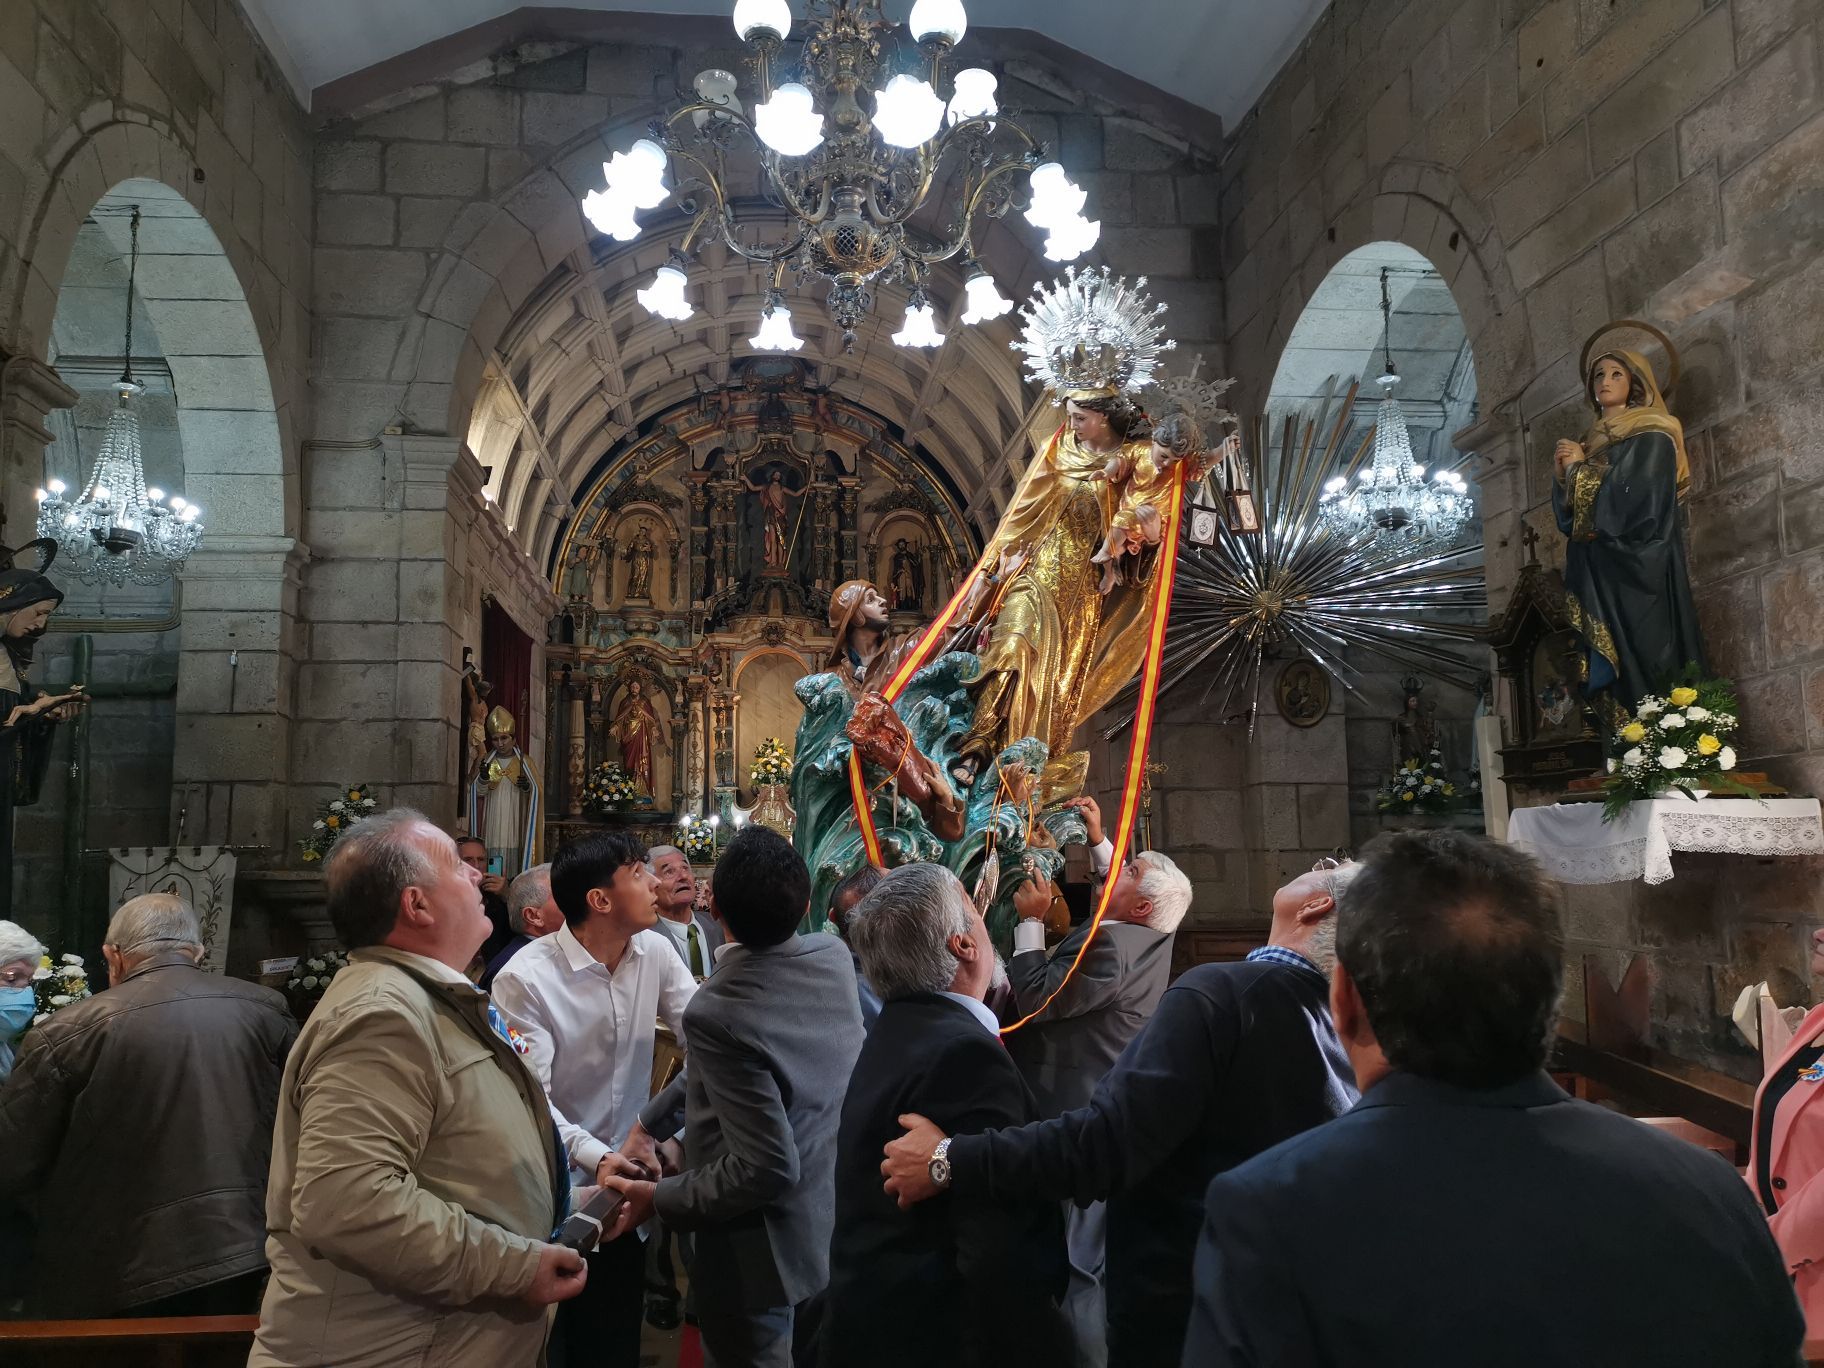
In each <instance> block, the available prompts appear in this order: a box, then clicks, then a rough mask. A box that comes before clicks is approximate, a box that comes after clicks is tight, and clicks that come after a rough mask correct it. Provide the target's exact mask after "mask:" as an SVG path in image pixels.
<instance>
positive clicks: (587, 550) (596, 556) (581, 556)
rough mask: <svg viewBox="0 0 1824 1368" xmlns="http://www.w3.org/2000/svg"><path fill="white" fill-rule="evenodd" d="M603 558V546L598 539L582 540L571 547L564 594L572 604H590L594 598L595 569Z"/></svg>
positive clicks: (565, 569)
mask: <svg viewBox="0 0 1824 1368" xmlns="http://www.w3.org/2000/svg"><path fill="white" fill-rule="evenodd" d="M601 558H602V544H601V542H600V540H599V539H597V538H594V537H585V538H582V539H580V540H578V541H577V542H576V543H575V544H574V545H573V546H572V547H571V549H570V559H569V561H568V562H567V563H566V564H565V567H564V593H565V594H566V595H568V596H569V598H570V599H571V601H572V602H575V603H588V602H590V601H591V600H592V598H593V597H594V594H595V567H596V564H597V562H599V561H600V560H601Z"/></svg>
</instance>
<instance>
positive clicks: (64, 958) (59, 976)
mask: <svg viewBox="0 0 1824 1368" xmlns="http://www.w3.org/2000/svg"><path fill="white" fill-rule="evenodd" d="M32 993H33V995H34V996H35V997H36V998H37V999H38V1003H37V1010H36V1011H35V1012H34V1013H33V1015H32V1025H34V1026H37V1025H39V1024H40V1023H42V1022H43V1021H44V1019H45V1018H46V1017H48V1016H50V1014H51V1013H52V1012H57V1011H61V1010H62V1009H63V1008H65V1007H68V1006H69V1005H70V1004H71V1003H72V1002H81V1001H82V1000H83V999H84V998H86V997H88V996H89V971H88V970H87V969H85V968H83V964H82V956H81V955H59V956H58V957H57V961H56V963H54V964H53V963H52V962H51V957H50V956H49V955H46V956H45V957H44V958H43V959H41V960H39V961H38V967H37V968H36V969H35V970H33V971H32Z"/></svg>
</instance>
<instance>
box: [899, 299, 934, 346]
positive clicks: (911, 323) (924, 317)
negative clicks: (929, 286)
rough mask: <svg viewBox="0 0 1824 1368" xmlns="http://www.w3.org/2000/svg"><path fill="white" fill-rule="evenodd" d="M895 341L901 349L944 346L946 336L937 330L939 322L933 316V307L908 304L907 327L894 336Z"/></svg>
mask: <svg viewBox="0 0 1824 1368" xmlns="http://www.w3.org/2000/svg"><path fill="white" fill-rule="evenodd" d="M914 298H915V299H916V298H917V296H914ZM893 341H894V342H895V343H896V344H897V345H898V346H901V347H941V346H943V345H944V335H943V334H942V333H940V332H939V331H938V330H937V320H936V318H935V317H934V316H933V315H932V311H931V306H930V305H929V304H924V303H915V304H908V305H907V306H906V322H905V326H904V327H902V328H901V329H900V330H899V331H898V332H896V333H894V334H893Z"/></svg>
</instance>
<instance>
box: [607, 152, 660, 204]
mask: <svg viewBox="0 0 1824 1368" xmlns="http://www.w3.org/2000/svg"><path fill="white" fill-rule="evenodd" d="M669 164H670V162H669V158H667V156H666V155H665V149H664V148H662V147H660V146H659V145H658V144H657V143H656V142H654V141H653V140H652V139H651V138H641V139H640V140H639V141H638V142H636V143H634V145H633V146H632V147H630V148H628V149H627V150H626V151H625V152H616V153H615V154H614V156H613V157H611V158H609V160H608V162H607V164H606V165H604V166H603V167H602V174H603V175H604V176H605V177H607V180H608V188H609V189H610V190H618V191H620V192H621V193H622V194H624V195H625V196H626V197H627V199H628V201H629V202H630V203H631V204H632V205H633V207H634V208H635V209H657V208H658V207H659V206H660V205H661V204H663V203H665V197H666V196H667V195H669V194H670V193H671V192H670V191H669V190H667V189H666V188H665V169H666V167H667V166H668V165H669Z"/></svg>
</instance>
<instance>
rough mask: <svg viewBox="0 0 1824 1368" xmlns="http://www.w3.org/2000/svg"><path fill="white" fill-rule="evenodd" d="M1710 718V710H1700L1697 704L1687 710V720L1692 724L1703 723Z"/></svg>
mask: <svg viewBox="0 0 1824 1368" xmlns="http://www.w3.org/2000/svg"><path fill="white" fill-rule="evenodd" d="M1708 716H1710V709H1708V708H1700V707H1698V706H1697V704H1695V703H1693V704H1692V705H1691V706H1690V707H1688V708H1686V709H1685V719H1686V720H1687V721H1690V722H1702V721H1703V720H1704V719H1705V718H1706V717H1708Z"/></svg>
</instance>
